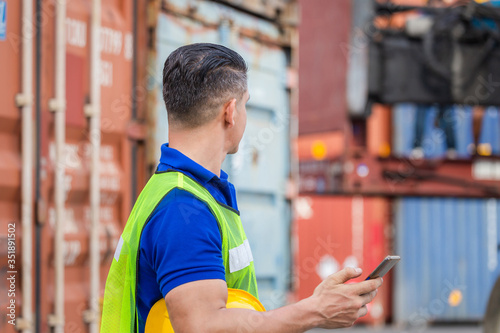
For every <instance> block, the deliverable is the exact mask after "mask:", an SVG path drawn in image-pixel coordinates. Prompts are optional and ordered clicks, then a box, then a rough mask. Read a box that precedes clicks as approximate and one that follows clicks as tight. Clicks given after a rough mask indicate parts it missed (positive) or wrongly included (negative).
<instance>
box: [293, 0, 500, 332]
mask: <svg viewBox="0 0 500 333" xmlns="http://www.w3.org/2000/svg"><path fill="white" fill-rule="evenodd" d="M395 2H396V3H397V4H401V5H417V6H418V5H425V4H426V1H420V0H415V1H406V0H401V1H395ZM328 5H329V4H328V3H327V2H326V1H319V0H318V1H307V3H306V2H305V1H304V3H302V13H301V14H302V15H301V27H300V36H301V44H300V45H301V48H300V52H301V59H300V61H301V62H300V68H299V73H300V86H301V90H300V92H299V93H300V110H299V133H300V136H299V138H298V141H297V144H298V152H299V153H298V156H299V163H300V168H299V170H300V182H299V190H300V192H301V193H302V196H301V197H300V199H299V200H298V201H297V211H298V213H297V216H298V217H297V221H296V227H295V232H296V233H295V235H296V237H297V239H296V244H297V247H296V251H297V253H296V266H295V272H296V274H297V276H296V292H297V296H298V297H299V298H303V297H307V296H308V295H309V294H311V293H312V291H313V289H314V286H315V285H317V283H319V282H320V281H321V275H322V274H324V275H323V278H324V277H325V275H326V273H325V272H328V273H332V272H334V271H335V270H336V269H340V268H342V267H343V266H345V265H348V264H352V265H360V262H361V260H362V259H361V260H360V258H361V257H362V256H363V255H362V254H358V255H357V256H354V258H355V259H356V260H351V259H352V258H350V259H349V260H347V259H346V258H347V256H348V255H349V254H351V253H352V252H353V251H354V250H352V248H353V247H355V246H354V245H353V244H356V243H357V244H360V243H361V244H364V248H368V247H371V248H373V247H374V248H377V249H380V251H385V252H384V253H380V256H385V255H387V254H390V252H392V251H391V250H393V252H394V254H399V255H401V257H402V261H401V263H400V264H398V266H396V269H395V276H396V279H395V283H394V286H393V285H391V283H387V280H386V283H385V285H384V286H383V287H382V291H383V292H384V294H383V296H382V297H381V299H380V300H381V302H382V304H383V306H384V312H383V315H382V317H377V318H374V317H373V315H372V316H371V317H368V320H367V321H368V322H371V323H380V322H383V321H384V320H388V319H390V318H391V317H392V313H391V311H392V310H391V307H390V304H391V302H389V301H387V302H385V298H384V297H386V296H387V295H388V294H392V293H393V296H392V297H389V296H390V295H389V296H387V297H389V298H393V300H394V319H395V320H396V321H398V322H407V323H408V322H409V323H410V324H412V325H415V324H418V325H422V324H427V323H428V322H430V321H450V320H455V321H457V320H459V321H471V320H472V321H478V320H481V318H482V316H483V315H484V313H485V308H486V303H487V301H488V296H489V294H490V293H491V289H492V286H493V284H494V283H495V281H496V279H497V278H498V277H499V275H500V271H499V269H498V265H497V262H498V260H499V257H498V256H499V249H500V248H499V247H498V244H499V243H500V242H499V239H500V236H499V235H500V230H499V227H498V218H497V215H496V210H497V208H496V207H497V206H498V203H497V201H495V199H490V197H492V196H493V197H499V196H500V191H499V186H498V185H499V184H498V180H499V179H500V176H498V175H500V173H499V172H498V171H499V170H500V168H499V165H500V164H499V163H498V159H497V158H496V156H497V155H498V149H499V148H498V147H499V144H500V138H499V135H500V123H499V120H498V109H497V108H496V107H486V108H484V110H483V109H481V108H473V107H470V106H458V105H454V106H450V108H449V109H450V110H451V112H449V113H446V114H445V116H444V118H443V115H442V114H441V115H438V109H437V107H436V106H426V107H421V108H420V109H419V110H418V111H417V109H418V106H417V105H414V104H398V105H394V106H384V105H378V104H375V105H371V107H370V108H369V109H363V107H362V106H361V105H362V104H363V105H364V102H363V101H364V100H363V99H364V98H366V86H365V84H366V82H364V81H363V80H366V74H367V67H366V66H368V63H367V57H366V52H367V49H368V47H369V40H370V38H371V37H372V35H373V26H371V25H370V23H369V22H368V21H367V20H371V19H372V18H373V17H371V16H370V15H368V14H367V12H369V11H370V10H369V7H370V6H371V4H370V2H368V1H351V2H342V1H341V2H340V3H338V2H336V3H335V8H333V7H332V8H330V7H328ZM332 6H333V5H332ZM360 7H364V8H360ZM360 17H364V18H363V19H360ZM406 17H407V15H406V14H396V15H394V16H393V17H392V18H393V19H392V18H391V19H390V20H389V19H387V18H386V19H381V20H380V22H379V21H377V24H386V25H391V26H393V27H394V28H401V27H403V26H404V25H405V20H406ZM350 20H352V26H349V25H350ZM328 22H330V23H331V24H334V25H335V26H331V27H329V26H328ZM346 27H347V28H346ZM346 29H347V30H346ZM349 29H350V31H349ZM324 31H328V32H332V33H329V34H325V35H323V33H324ZM333 32H334V33H333ZM316 44H321V45H322V46H321V47H314V46H315V45H316ZM312 48H313V49H314V52H311V49H312ZM342 50H344V51H345V53H344V56H343V57H339V56H338V54H337V53H336V52H341V51H342ZM325 55H327V56H325ZM325 58H327V59H328V60H321V59H325ZM347 59H349V62H348V64H347V65H348V66H347V68H348V72H347V73H345V72H344V71H343V70H342V68H346V60H347ZM321 66H323V71H322V72H321V75H319V74H318V73H317V72H315V71H314V70H315V69H316V68H317V67H321ZM331 68H337V71H336V72H333V71H331V70H330V69H331ZM315 73H316V74H315ZM333 76H335V77H333ZM409 79H411V78H409ZM358 81H360V82H358ZM346 86H347V91H346ZM339 93H340V94H342V96H341V98H339ZM346 93H347V100H348V103H347V104H346V103H345V100H344V99H343V98H344V97H345V96H344V95H345V94H346ZM318 110H319V111H318ZM365 111H369V112H368V113H365ZM348 115H350V117H349V116H348ZM478 115H481V116H482V119H481V120H480V121H478ZM417 118H418V119H417ZM440 118H441V119H440ZM417 123H418V126H417ZM417 127H418V128H417ZM450 129H451V130H450ZM417 132H418V135H421V138H420V142H421V146H422V148H423V154H422V156H421V158H420V159H408V157H409V156H410V155H412V156H416V155H414V153H415V151H414V148H416V147H417V146H416V141H419V140H416V136H417ZM450 138H451V139H454V141H455V142H454V143H453V142H452V140H449V141H448V142H447V139H450ZM447 143H448V145H447ZM453 144H454V147H453ZM450 148H454V149H450ZM476 152H477V153H478V154H479V155H481V156H484V157H481V158H478V157H477V156H474V154H476ZM422 157H423V158H422ZM306 195H307V196H306ZM320 195H321V196H320ZM366 195H370V196H375V198H373V197H366ZM416 195H420V196H423V197H420V198H419V197H414V196H416ZM438 195H439V196H443V197H442V198H440V197H435V196H438ZM405 196H410V197H405ZM444 197H463V199H453V198H444ZM359 198H363V199H362V200H363V201H364V205H368V203H370V202H379V203H381V205H382V206H387V207H389V203H390V202H394V203H395V204H394V205H392V207H393V208H392V211H391V213H390V214H389V213H387V215H386V216H385V217H384V218H385V220H384V223H382V224H383V225H384V226H387V227H386V228H385V229H387V230H392V228H391V227H389V225H390V224H391V222H393V223H394V227H393V228H394V229H395V230H396V233H395V247H394V248H392V243H390V242H391V237H389V234H385V236H384V237H382V238H380V239H379V243H376V244H373V241H372V240H370V238H368V239H367V238H366V236H367V235H370V234H371V232H372V231H371V230H370V228H367V229H365V231H366V230H369V231H367V232H366V234H364V236H363V237H364V238H363V237H361V236H359V237H357V236H356V233H355V230H357V229H356V227H355V225H354V224H355V222H353V221H355V218H354V216H356V214H360V212H363V214H366V219H367V220H366V221H365V222H364V223H365V224H364V225H365V226H368V225H370V223H371V222H370V219H373V220H376V218H375V217H374V216H370V214H371V211H370V209H367V208H366V207H364V205H359V204H358V205H357V206H356V205H355V204H354V203H356V202H359V200H360V199H359ZM472 198H475V199H472ZM353 207H357V208H354V210H353V211H352V213H351V209H353ZM355 211H357V213H355ZM349 214H352V218H351V217H350V216H349ZM363 216H365V215H363ZM391 220H393V221H391ZM351 231H352V233H350V232H351ZM341 235H344V237H341ZM325 237H332V239H334V240H335V241H333V242H332V244H334V245H335V246H332V247H330V248H328V249H327V250H325V248H324V247H322V246H321V244H324V243H325V242H326V241H325V239H326V238H325ZM336 237H339V238H336ZM351 237H352V240H351ZM377 251H379V250H377ZM378 259H381V258H378ZM366 263H367V261H366V260H365V262H364V264H363V265H362V267H363V268H364V269H365V271H366V270H370V269H371V268H373V267H370V265H368V266H367V265H366ZM374 265H375V263H374ZM360 266H361V265H360ZM321 267H323V268H324V267H327V268H328V269H324V270H323V269H322V268H321ZM449 284H455V285H453V287H449ZM385 293H387V294H385ZM438 303H439V304H438Z"/></svg>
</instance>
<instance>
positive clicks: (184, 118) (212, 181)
mask: <svg viewBox="0 0 500 333" xmlns="http://www.w3.org/2000/svg"><path fill="white" fill-rule="evenodd" d="M246 72H247V67H246V64H245V62H244V60H243V59H242V58H241V56H240V55H238V54H237V53H236V52H234V51H232V50H230V49H228V48H226V47H224V46H220V45H213V44H193V45H188V46H183V47H181V48H179V49H177V50H175V51H174V52H173V53H172V54H171V55H170V56H169V57H168V59H167V60H166V62H165V67H164V69H163V97H164V100H165V105H166V108H167V110H168V111H167V112H168V122H169V143H168V144H166V145H163V146H162V155H161V158H160V164H159V166H158V170H157V172H156V173H155V175H153V176H152V177H151V179H150V180H149V182H148V184H147V185H146V187H145V188H144V190H143V191H142V192H141V195H140V196H139V198H138V200H137V202H136V204H135V206H134V209H133V210H132V213H131V214H130V217H129V220H128V222H127V225H126V227H125V230H124V232H123V234H122V237H121V238H120V242H119V244H118V246H117V250H116V252H115V258H114V260H113V263H112V266H111V269H110V273H109V275H108V280H107V282H106V291H105V296H104V307H103V318H102V327H101V332H135V331H139V332H143V331H144V326H145V321H146V318H147V316H148V313H149V311H150V309H151V307H152V306H153V304H154V303H155V302H157V301H158V300H160V299H162V298H164V299H165V302H166V306H167V309H168V312H169V316H170V320H171V322H172V325H173V328H174V330H175V331H176V332H236V331H239V330H240V329H244V331H245V332H304V331H306V330H307V329H310V328H313V327H324V328H335V327H345V326H351V325H352V323H353V322H354V321H355V320H356V319H357V318H358V317H359V316H363V315H364V314H366V307H365V305H366V304H367V303H368V302H370V301H371V300H372V299H373V297H375V294H376V289H377V288H378V287H380V285H381V283H382V281H381V279H375V280H371V281H365V282H361V283H358V284H350V285H344V284H343V283H344V282H346V281H348V280H349V279H352V278H355V277H358V276H359V275H360V274H361V270H359V269H357V270H355V269H353V268H348V269H344V270H342V271H340V272H338V273H336V274H333V275H332V276H330V277H329V278H328V279H326V280H325V281H324V282H323V283H321V284H320V285H319V286H318V287H317V288H316V290H315V292H314V295H312V296H311V297H310V298H308V299H305V300H302V301H300V302H298V303H296V304H293V305H289V306H285V307H282V308H279V309H276V310H272V311H269V312H265V313H261V312H257V311H251V310H245V309H228V308H226V300H227V295H228V291H227V288H228V287H230V288H236V289H242V290H245V291H247V292H249V293H250V294H252V295H254V296H255V297H258V293H257V284H256V279H255V272H254V266H253V258H252V255H251V251H250V246H249V245H248V240H247V239H246V236H245V233H244V231H243V228H242V226H241V221H240V219H239V212H238V205H237V203H236V196H235V190H234V187H233V186H232V185H231V183H229V182H228V179H227V174H226V173H224V172H223V171H222V170H221V169H220V168H221V164H222V162H223V161H224V158H225V157H226V155H227V154H234V153H236V152H237V151H238V145H239V142H240V140H241V138H242V136H243V132H244V130H245V125H246V117H247V116H246V108H245V104H246V102H247V101H248V99H249V93H248V89H247V75H246Z"/></svg>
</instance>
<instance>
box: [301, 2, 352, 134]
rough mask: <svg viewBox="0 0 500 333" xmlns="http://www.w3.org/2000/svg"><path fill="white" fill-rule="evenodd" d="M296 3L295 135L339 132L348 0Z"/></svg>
mask: <svg viewBox="0 0 500 333" xmlns="http://www.w3.org/2000/svg"><path fill="white" fill-rule="evenodd" d="M299 4H300V6H301V10H300V26H299V43H300V48H299V78H300V80H299V134H300V135H303V134H311V133H319V132H328V131H335V130H339V131H343V130H344V127H345V123H346V116H347V101H346V74H347V53H346V50H348V48H349V34H350V29H351V1H349V0H336V1H330V0H307V1H305V0H302V1H300V2H299Z"/></svg>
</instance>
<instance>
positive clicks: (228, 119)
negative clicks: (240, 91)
mask: <svg viewBox="0 0 500 333" xmlns="http://www.w3.org/2000/svg"><path fill="white" fill-rule="evenodd" d="M235 113H236V98H233V99H231V100H229V101H227V102H226V104H224V121H225V123H226V125H227V126H228V127H233V126H234V116H235Z"/></svg>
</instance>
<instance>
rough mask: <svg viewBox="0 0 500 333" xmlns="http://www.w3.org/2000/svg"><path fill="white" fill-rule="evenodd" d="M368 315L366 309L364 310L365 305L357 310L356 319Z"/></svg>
mask: <svg viewBox="0 0 500 333" xmlns="http://www.w3.org/2000/svg"><path fill="white" fill-rule="evenodd" d="M367 313H368V309H367V308H366V305H363V306H362V307H361V308H360V309H359V310H358V318H359V317H363V316H366V314H367Z"/></svg>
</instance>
